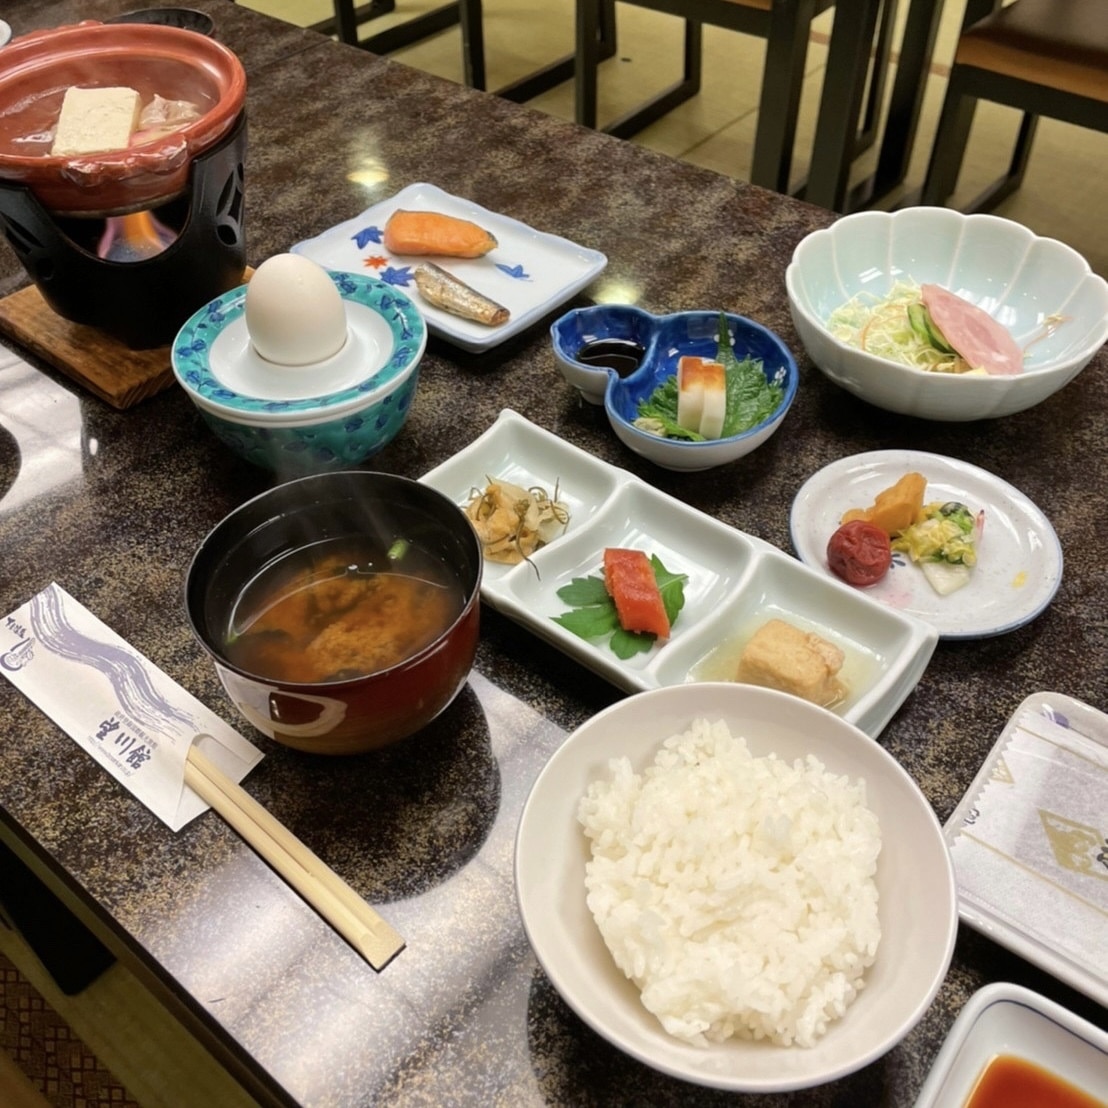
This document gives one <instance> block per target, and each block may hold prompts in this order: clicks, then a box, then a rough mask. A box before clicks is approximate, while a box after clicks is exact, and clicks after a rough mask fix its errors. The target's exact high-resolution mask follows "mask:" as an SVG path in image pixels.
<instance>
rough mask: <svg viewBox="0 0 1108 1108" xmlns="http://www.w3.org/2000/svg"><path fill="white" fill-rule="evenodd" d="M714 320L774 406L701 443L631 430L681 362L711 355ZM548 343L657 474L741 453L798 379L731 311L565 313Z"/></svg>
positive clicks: (791, 363)
mask: <svg viewBox="0 0 1108 1108" xmlns="http://www.w3.org/2000/svg"><path fill="white" fill-rule="evenodd" d="M721 315H722V316H723V318H724V320H725V321H726V325H727V334H728V338H729V340H730V344H731V348H732V351H733V352H734V355H735V358H736V359H737V360H738V361H743V360H744V359H747V358H751V359H755V360H756V361H758V362H760V363H761V373H762V375H763V376H764V378H765V381H766V383H767V385H769V386H772V387H773V388H775V389H776V390H777V400H776V402H775V403H774V406H773V407H772V408H771V409H770V410H767V411H766V412H765V413H764V414H763V415H762V416H761V418H759V419H758V421H757V422H756V423H754V424H753V425H752V426H750V427H749V428H747V429H746V430H744V431H741V432H739V433H738V434H734V435H729V436H728V437H726V438H720V439H708V440H704V441H702V442H691V441H688V440H685V439H678V438H664V437H662V436H661V435H657V434H653V433H652V432H650V431H646V430H643V429H641V428H640V427H637V426H636V425H635V420H636V418H637V417H638V415H639V404H640V403H641V402H642V401H644V400H646V399H647V398H648V397H649V396H651V395H652V394H653V393H654V391H655V390H656V389H657V388H658V387H659V386H660V385H662V384H663V383H664V382H665V381H666V380H667V379H668V378H670V377H673V376H674V375H675V374H676V373H677V363H678V361H679V360H680V359H681V358H682V357H683V356H685V355H693V356H698V357H702V358H713V359H714V358H716V357H717V356H718V353H719V336H720V317H721ZM550 337H551V341H552V342H553V344H554V354H555V357H556V358H557V359H558V365H559V368H560V369H561V371H562V375H563V376H564V377H565V379H566V380H567V381H568V382H569V383H570V384H571V385H573V387H574V388H576V389H577V390H578V391H579V392H580V393H581V395H582V396H583V397H584V398H585V399H586V400H587V401H589V403H591V404H603V405H604V409H605V411H606V412H607V413H608V421H609V423H611V425H612V430H613V431H614V432H615V433H616V436H617V437H618V438H619V440H620V441H621V442H622V443H623V444H624V445H625V446H626V447H628V449H630V450H633V451H634V452H635V453H636V454H640V455H642V456H643V457H644V458H648V459H650V461H652V462H654V463H655V464H656V465H659V466H661V467H663V468H664V469H672V470H690V471H693V470H703V469H711V468H712V467H714V466H719V465H724V464H726V463H727V462H732V461H735V459H737V458H741V457H743V456H745V455H746V454H749V453H750V452H751V451H752V450H754V449H756V448H757V447H759V446H761V445H762V443H764V442H765V441H766V439H768V438H769V437H770V436H771V435H772V434H773V433H774V431H776V430H777V428H778V427H780V426H781V422H782V420H783V419H784V418H785V414H786V413H787V412H788V410H789V407H790V405H791V404H792V402H793V398H794V397H795V396H796V389H797V384H798V382H799V379H800V377H799V372H798V370H797V367H796V360H795V359H794V358H793V356H792V353H791V352H790V351H789V348H788V347H787V346H786V345H785V343H784V342H783V341H782V340H781V339H780V338H779V337H778V336H777V335H776V334H774V333H773V332H772V331H770V330H769V329H768V328H766V327H763V326H761V325H760V324H758V323H755V322H753V320H750V319H747V318H745V317H744V316H740V315H733V314H731V313H720V312H709V311H697V312H675V313H673V314H672V315H663V316H656V315H652V314H651V313H650V312H646V311H643V310H642V309H641V308H634V307H629V306H627V305H624V304H604V305H598V306H596V307H591V308H577V309H574V310H573V311H571V312H567V313H566V314H565V315H563V316H562V317H561V318H560V319H557V320H555V322H554V323H553V325H552V326H551V328H550ZM729 391H730V386H729Z"/></svg>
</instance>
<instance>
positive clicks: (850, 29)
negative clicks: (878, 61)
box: [804, 0, 940, 212]
mask: <svg viewBox="0 0 1108 1108" xmlns="http://www.w3.org/2000/svg"><path fill="white" fill-rule="evenodd" d="M939 2H940V0H935V3H939ZM880 9H881V3H880V0H838V2H837V3H836V4H835V22H834V25H833V27H832V29H831V45H830V47H829V48H828V54H827V70H826V72H825V74H824V80H823V95H822V96H821V98H820V105H819V115H818V118H817V123H816V138H815V142H814V143H813V145H812V164H811V167H810V168H809V171H808V185H807V187H806V189H805V191H804V198H805V199H806V200H808V201H810V202H811V203H813V204H819V205H820V206H821V207H824V208H830V209H831V210H832V211H836V212H839V211H842V210H843V209H844V207H845V206H846V196H847V187H848V185H849V182H850V167H851V164H852V162H853V160H854V149H855V143H856V135H857V128H858V119H859V116H860V115H861V109H862V101H863V99H864V98H865V90H866V75H867V73H868V70H869V57H870V49H871V47H872V45H873V40H874V33H875V31H876V29H877V17H878V15H879V13H880Z"/></svg>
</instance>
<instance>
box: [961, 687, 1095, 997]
mask: <svg viewBox="0 0 1108 1108" xmlns="http://www.w3.org/2000/svg"><path fill="white" fill-rule="evenodd" d="M1026 713H1033V714H1035V715H1041V716H1044V717H1046V719H1048V720H1050V721H1052V722H1053V723H1057V724H1059V725H1061V726H1063V727H1066V728H1071V729H1072V730H1073V731H1074V732H1075V733H1076V734H1077V735H1080V736H1082V737H1083V738H1085V739H1087V740H1088V741H1089V742H1090V743H1095V744H1096V745H1097V746H1099V747H1103V748H1104V755H1103V756H1102V758H1101V763H1102V764H1103V762H1104V760H1105V759H1106V758H1108V715H1105V714H1104V713H1103V712H1100V711H1097V709H1096V708H1093V707H1090V706H1089V705H1088V704H1086V703H1085V702H1084V701H1081V700H1076V699H1075V698H1074V697H1072V696H1066V695H1064V694H1063V693H1053V692H1038V693H1033V694H1032V695H1031V696H1029V697H1027V699H1026V700H1024V701H1023V702H1022V703H1021V704H1020V705H1019V707H1018V708H1017V709H1016V710H1015V712H1013V713H1012V716H1011V718H1010V719H1009V720H1008V722H1007V724H1006V725H1005V727H1004V730H1003V731H1002V732H1001V734H1000V738H998V739H997V741H996V743H995V744H994V746H993V748H992V750H991V751H990V752H989V756H988V757H987V758H986V759H985V761H984V762H983V763H982V766H981V769H980V770H979V771H978V774H977V776H976V777H975V778H974V779H973V783H972V784H971V785H970V787H969V788H968V789H967V790H966V793H965V796H963V797H962V800H961V802H960V803H959V804H958V807H957V808H955V809H954V811H953V812H952V813H951V814H950V818H949V819H948V820H947V821H946V823H945V825H944V826H943V835H944V837H945V838H946V841H947V845H948V846H949V847H951V848H952V857H953V858H954V861H955V866H954V872H955V877H956V878H957V880H958V915H959V917H960V918H961V919H962V921H963V922H964V923H966V924H968V925H969V926H970V927H972V928H974V929H975V930H977V931H980V932H981V933H982V934H984V935H987V936H988V937H989V938H990V939H992V940H993V941H994V942H997V943H999V944H1000V945H1001V946H1005V947H1007V948H1008V949H1009V950H1011V951H1013V952H1014V953H1015V954H1018V955H1019V956H1020V957H1021V958H1025V959H1026V960H1027V961H1028V962H1031V963H1033V964H1034V965H1037V966H1039V967H1040V968H1041V969H1044V970H1046V972H1047V973H1051V974H1053V975H1054V976H1055V977H1057V978H1058V979H1059V980H1060V981H1065V982H1066V984H1068V985H1071V986H1072V987H1073V988H1075V989H1077V990H1078V991H1080V992H1083V993H1084V994H1085V995H1086V996H1089V997H1092V999H1093V1000H1095V1001H1096V1002H1097V1003H1098V1004H1103V1005H1105V1006H1106V1007H1108V963H1106V964H1103V966H1102V971H1101V972H1100V973H1096V972H1093V971H1090V970H1089V969H1088V968H1087V967H1085V966H1082V965H1079V964H1077V963H1076V962H1075V961H1073V960H1072V959H1071V958H1070V957H1068V956H1067V955H1066V954H1065V953H1064V952H1063V951H1062V950H1061V949H1059V944H1056V943H1054V942H1052V941H1051V936H1049V935H1040V936H1038V937H1036V936H1035V935H1032V934H1029V933H1028V932H1027V931H1026V930H1024V929H1023V928H1022V927H1020V926H1019V925H1018V924H1017V923H1016V922H1014V920H1012V919H1006V918H1004V916H1003V915H1002V914H1001V912H1000V911H998V910H996V909H995V908H993V907H991V906H990V905H989V904H988V903H986V902H985V901H984V900H983V899H982V898H981V897H979V896H978V895H976V894H975V890H974V889H973V888H970V887H968V886H967V882H966V877H965V874H964V873H963V874H959V873H958V854H957V852H956V851H953V847H954V842H955V840H956V839H957V838H958V837H959V836H960V835H961V834H962V832H963V830H964V829H965V828H966V826H967V817H970V816H971V813H972V812H973V809H974V808H975V806H976V805H977V803H978V801H979V798H980V797H981V793H982V790H983V789H984V788H985V785H986V783H987V782H988V781H989V780H990V778H991V777H992V776H993V774H994V771H996V770H997V769H998V764H999V763H1000V762H1002V761H1003V755H1004V751H1005V748H1006V747H1007V745H1008V742H1009V739H1010V738H1011V736H1012V734H1013V733H1014V731H1015V730H1016V729H1017V728H1018V727H1019V720H1020V718H1021V717H1022V716H1024V715H1025V714H1026ZM1090 765H1091V763H1090ZM1004 772H1007V770H1006V769H1005V770H1004ZM1094 779H1096V776H1095V771H1094ZM1099 782H1100V785H1099V788H1100V791H1099V792H1097V793H1095V794H1092V795H1094V796H1096V797H1101V796H1102V795H1103V796H1104V797H1108V772H1104V771H1103V770H1101V771H1100V772H1099ZM1062 803H1063V801H1062V799H1061V798H1058V797H1055V798H1054V804H1053V806H1052V804H1051V797H1050V796H1049V795H1045V796H1043V797H1042V805H1041V807H1042V810H1044V811H1046V810H1054V811H1057V810H1058V808H1059V807H1060V805H1061V804H1062ZM1095 805H1096V801H1095V800H1094V806H1095ZM1034 822H1035V825H1038V817H1037V816H1036V817H1035V819H1034ZM1103 832H1104V828H1103V827H1102V828H1100V831H1099V834H1101V835H1102V834H1103ZM983 855H984V857H985V858H986V859H987V863H988V866H987V868H988V869H989V871H990V872H991V880H992V881H993V882H994V884H995V886H996V887H997V888H1000V889H1005V890H1014V889H1016V888H1017V887H1018V889H1019V893H1018V895H1013V896H1012V897H1011V898H1010V899H1011V900H1012V906H1013V909H1014V910H1016V911H1026V912H1029V913H1032V914H1038V915H1040V916H1043V917H1045V918H1047V919H1055V920H1056V924H1057V927H1058V928H1059V929H1064V928H1067V927H1068V926H1071V924H1072V921H1067V920H1066V919H1065V917H1064V916H1062V917H1058V916H1057V915H1056V912H1055V911H1054V910H1053V909H1051V908H1048V907H1046V905H1048V904H1049V903H1050V901H1049V900H1048V899H1047V898H1049V897H1051V896H1052V895H1054V892H1055V886H1054V884H1053V883H1052V881H1051V880H1050V876H1049V874H1045V873H1043V874H1039V873H1038V872H1037V871H1036V870H1035V869H1034V868H1032V867H1029V866H1027V865H1025V864H1023V860H1022V859H1020V860H1018V861H1012V860H1009V859H1006V858H1004V857H1003V856H1002V855H1000V854H998V853H996V852H995V851H992V850H984V851H983ZM1095 865H1096V863H1095V862H1093V863H1092V865H1091V866H1090V876H1089V889H1090V894H1089V897H1088V900H1089V901H1090V903H1091V904H1092V910H1093V911H1094V912H1095V911H1103V908H1102V907H1100V906H1099V905H1098V904H1097V902H1096V901H1095V899H1094V898H1095V896H1096V895H1097V894H1098V893H1099V892H1100V888H1101V885H1102V881H1103V879H1101V881H1097V879H1096V869H1095V868H1094V867H1095ZM1040 897H1041V898H1042V904H1041V905H1040V903H1039V899H1038V898H1040ZM1102 902H1103V894H1101V903H1102ZM1059 938H1061V936H1059Z"/></svg>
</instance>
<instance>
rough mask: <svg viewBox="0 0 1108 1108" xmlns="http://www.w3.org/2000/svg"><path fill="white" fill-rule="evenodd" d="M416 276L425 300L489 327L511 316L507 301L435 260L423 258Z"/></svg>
mask: <svg viewBox="0 0 1108 1108" xmlns="http://www.w3.org/2000/svg"><path fill="white" fill-rule="evenodd" d="M414 276H415V283H416V288H417V289H419V293H420V295H421V296H422V297H423V298H424V300H426V301H427V303H428V304H433V305H434V306H435V307H436V308H442V310H443V311H444V312H450V314H451V315H456V316H461V318H462V319H472V320H474V321H475V322H477V323H484V324H485V325H486V326H488V327H499V326H500V325H501V324H502V323H507V322H508V320H509V319H510V318H511V312H509V311H508V309H507V308H505V307H504V306H503V305H501V304H497V303H496V301H495V300H490V299H489V298H488V297H487V296H483V295H482V294H481V293H479V292H478V291H477V290H476V289H474V288H470V286H469V285H467V284H466V283H465V282H464V281H459V280H458V278H457V277H454V276H453V275H451V274H449V273H447V272H446V270H445V269H440V268H439V267H438V266H437V265H435V263H434V262H421V263H420V264H419V265H417V266H416V267H415V270H414Z"/></svg>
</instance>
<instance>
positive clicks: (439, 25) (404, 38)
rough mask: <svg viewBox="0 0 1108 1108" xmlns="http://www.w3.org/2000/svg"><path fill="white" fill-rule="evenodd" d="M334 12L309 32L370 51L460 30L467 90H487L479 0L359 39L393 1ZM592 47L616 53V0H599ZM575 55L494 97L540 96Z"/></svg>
mask: <svg viewBox="0 0 1108 1108" xmlns="http://www.w3.org/2000/svg"><path fill="white" fill-rule="evenodd" d="M334 7H335V15H334V17H333V18H332V19H325V20H322V21H321V22H319V23H316V24H314V25H313V30H317V31H322V32H323V33H325V34H335V35H337V36H338V38H339V40H340V41H342V42H345V43H349V44H350V45H351V46H360V47H361V48H362V49H363V50H368V51H370V53H373V54H391V53H392V52H393V51H394V50H400V49H402V48H403V47H405V46H411V45H413V44H414V43H416V42H420V41H421V40H423V39H425V38H428V37H429V36H430V35H435V34H438V33H439V32H440V31H445V30H447V29H449V28H451V27H453V26H455V25H460V28H461V33H462V75H463V80H464V81H465V83H466V84H467V85H468V86H469V87H470V88H476V89H482V90H483V89H485V88H486V87H487V78H486V74H485V32H484V21H483V11H482V6H481V0H451V2H450V3H447V4H443V5H441V6H440V7H437V8H432V9H431V10H430V11H427V12H424V13H423V14H421V15H418V16H413V17H412V18H410V19H408V20H406V21H404V22H403V23H399V24H396V25H394V26H392V27H389V28H387V29H386V30H384V31H378V32H377V33H376V34H370V35H367V36H366V37H365V38H361V37H360V32H359V28H360V27H361V26H363V25H364V24H365V23H367V22H369V21H370V20H372V19H375V18H377V17H378V16H381V15H384V14H386V13H388V12H393V11H395V10H396V0H369V2H368V3H364V4H361V5H359V6H355V3H354V0H334ZM596 34H597V43H596V49H597V51H598V56H599V57H601V58H610V57H611V56H612V55H613V54H614V53H615V0H600V11H599V16H598V20H597V28H596ZM575 64H576V59H575V57H574V55H573V54H569V55H567V56H565V57H563V58H558V59H556V60H555V61H552V62H550V63H549V64H548V65H545V66H542V67H541V68H540V69H537V70H536V71H535V72H534V73H530V74H528V75H527V76H525V77H522V78H520V79H519V80H517V81H513V82H511V84H508V85H505V86H503V87H502V88H499V89H497V90H496V94H497V95H498V96H503V97H504V98H505V99H507V100H513V101H515V102H516V103H523V102H524V101H526V100H531V99H532V98H534V97H536V96H538V95H539V94H540V93H543V92H545V91H546V90H547V89H551V88H554V87H555V86H556V85H560V84H562V83H563V82H565V81H571V80H573V74H574V68H575Z"/></svg>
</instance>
